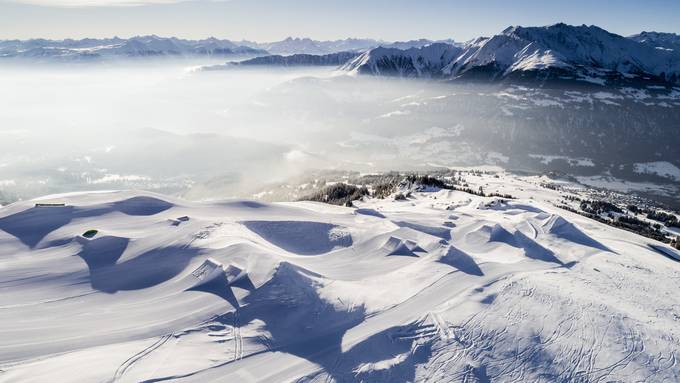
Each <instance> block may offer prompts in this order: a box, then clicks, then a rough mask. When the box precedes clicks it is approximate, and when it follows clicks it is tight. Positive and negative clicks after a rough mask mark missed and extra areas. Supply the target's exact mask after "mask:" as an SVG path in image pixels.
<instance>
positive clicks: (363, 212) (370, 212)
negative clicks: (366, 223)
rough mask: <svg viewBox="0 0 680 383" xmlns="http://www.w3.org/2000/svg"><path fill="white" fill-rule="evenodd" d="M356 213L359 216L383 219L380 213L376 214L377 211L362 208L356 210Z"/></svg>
mask: <svg viewBox="0 0 680 383" xmlns="http://www.w3.org/2000/svg"><path fill="white" fill-rule="evenodd" d="M356 213H357V214H361V215H369V216H372V217H377V218H385V216H384V215H382V213H380V212H378V211H377V210H374V209H364V208H362V209H357V210H356Z"/></svg>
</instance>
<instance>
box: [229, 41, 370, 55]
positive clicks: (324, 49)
mask: <svg viewBox="0 0 680 383" xmlns="http://www.w3.org/2000/svg"><path fill="white" fill-rule="evenodd" d="M241 43H242V44H243V45H246V46H249V47H252V48H257V49H264V50H266V51H267V52H269V53H272V54H276V55H293V54H310V55H324V54H329V53H338V52H349V51H365V50H367V49H371V48H375V47H377V46H379V45H380V44H381V42H380V41H377V40H373V39H355V38H348V39H344V40H330V41H320V40H312V39H310V38H308V37H304V38H300V37H288V38H286V39H284V40H281V41H275V42H269V43H257V42H252V41H243V42H241Z"/></svg>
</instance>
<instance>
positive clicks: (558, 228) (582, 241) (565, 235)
mask: <svg viewBox="0 0 680 383" xmlns="http://www.w3.org/2000/svg"><path fill="white" fill-rule="evenodd" d="M543 227H544V228H546V227H547V228H548V233H549V234H552V235H554V236H556V237H558V238H561V239H564V240H567V241H570V242H574V243H576V244H579V245H582V246H586V247H592V248H594V249H598V250H602V251H606V252H609V253H614V254H616V252H615V251H613V250H611V249H610V248H608V247H607V246H605V245H603V244H601V243H600V242H598V241H596V240H595V239H593V238H591V237H590V236H588V235H587V234H585V233H584V232H582V231H581V230H580V229H579V228H577V227H576V225H574V224H573V223H571V222H569V221H567V220H566V219H564V218H562V217H560V216H553V217H552V218H551V219H550V220H549V222H547V223H546V224H545V225H543Z"/></svg>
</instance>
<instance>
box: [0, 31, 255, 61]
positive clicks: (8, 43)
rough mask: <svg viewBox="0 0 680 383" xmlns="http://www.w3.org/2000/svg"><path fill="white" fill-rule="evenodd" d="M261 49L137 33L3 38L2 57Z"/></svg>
mask: <svg viewBox="0 0 680 383" xmlns="http://www.w3.org/2000/svg"><path fill="white" fill-rule="evenodd" d="M266 53H267V52H266V51H264V50H261V49H255V48H250V47H246V46H241V45H236V44H234V43H232V42H231V41H229V40H218V39H216V38H209V39H204V40H183V39H178V38H174V37H170V38H166V37H158V36H153V35H152V36H137V37H132V38H130V39H120V38H113V39H82V40H69V39H67V40H45V39H35V40H25V41H20V40H0V57H2V58H25V59H36V58H44V59H61V60H93V59H101V58H113V57H161V56H193V55H198V56H230V55H262V54H266Z"/></svg>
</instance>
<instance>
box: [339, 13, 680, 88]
mask: <svg viewBox="0 0 680 383" xmlns="http://www.w3.org/2000/svg"><path fill="white" fill-rule="evenodd" d="M429 54H430V53H429V52H425V51H423V52H422V53H420V52H414V51H413V50H405V51H401V52H400V51H392V52H389V54H388V56H389V57H388V58H385V56H386V54H385V52H384V51H383V50H381V49H380V48H377V49H374V50H372V51H370V52H367V53H366V54H365V55H364V57H363V58H362V59H360V60H356V61H355V62H354V63H353V64H352V65H350V66H348V67H347V68H346V69H347V70H349V71H353V72H357V73H369V74H376V75H379V74H385V73H388V74H392V75H395V74H396V75H399V74H400V73H399V72H394V71H392V70H391V68H392V67H394V66H395V65H396V66H400V65H403V64H402V63H403V62H404V61H406V62H411V61H419V60H423V61H426V62H430V57H429ZM439 63H440V65H432V66H428V67H427V72H426V73H423V74H422V75H425V76H428V77H444V78H456V77H461V76H480V75H482V76H484V77H491V78H506V77H509V76H513V75H515V76H530V77H532V76H538V77H546V76H548V77H559V78H573V79H579V78H582V79H588V78H591V77H593V76H595V77H602V78H605V79H606V78H611V77H630V76H635V75H641V76H653V77H656V78H659V79H662V80H665V81H670V82H676V81H678V79H679V78H680V52H674V51H672V50H667V49H656V47H653V46H650V45H648V44H645V43H641V42H638V41H635V40H633V39H628V38H625V37H622V36H619V35H616V34H613V33H609V32H607V31H605V30H604V29H601V28H599V27H596V26H585V25H582V26H571V25H566V24H555V25H551V26H547V27H510V28H507V29H506V30H504V31H503V32H502V33H500V34H498V35H495V36H493V37H491V38H478V39H476V40H473V41H470V42H468V43H467V44H466V45H465V46H464V47H463V48H462V49H461V50H460V51H459V52H457V54H456V55H455V57H452V58H451V59H449V60H448V61H446V62H442V61H440V62H439ZM408 73H409V75H411V74H410V73H411V72H408ZM419 75H420V74H419Z"/></svg>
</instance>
